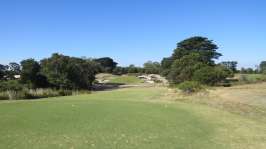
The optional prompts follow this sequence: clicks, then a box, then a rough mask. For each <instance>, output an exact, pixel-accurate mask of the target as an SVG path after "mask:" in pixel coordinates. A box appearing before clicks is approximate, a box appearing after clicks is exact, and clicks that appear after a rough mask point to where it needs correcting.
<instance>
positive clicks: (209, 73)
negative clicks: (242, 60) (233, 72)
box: [193, 66, 230, 86]
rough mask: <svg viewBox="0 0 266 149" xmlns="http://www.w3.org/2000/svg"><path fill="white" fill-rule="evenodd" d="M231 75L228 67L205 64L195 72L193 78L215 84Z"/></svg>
mask: <svg viewBox="0 0 266 149" xmlns="http://www.w3.org/2000/svg"><path fill="white" fill-rule="evenodd" d="M229 75H230V74H229V73H228V71H227V69H226V68H225V67H223V66H215V67H211V66H205V67H202V68H200V69H198V70H196V71H195V72H194V74H193V80H195V81H198V82H200V83H202V84H206V85H212V86H213V85H217V83H220V82H222V81H224V80H225V79H226V78H227V77H228V76H229Z"/></svg>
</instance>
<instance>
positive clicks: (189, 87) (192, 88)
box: [178, 81, 204, 94]
mask: <svg viewBox="0 0 266 149" xmlns="http://www.w3.org/2000/svg"><path fill="white" fill-rule="evenodd" d="M178 89H180V90H181V91H182V92H184V93H186V94H191V93H195V92H199V91H201V90H203V89H204V87H203V86H202V85H201V84H200V83H199V82H196V81H185V82H182V83H180V84H178Z"/></svg>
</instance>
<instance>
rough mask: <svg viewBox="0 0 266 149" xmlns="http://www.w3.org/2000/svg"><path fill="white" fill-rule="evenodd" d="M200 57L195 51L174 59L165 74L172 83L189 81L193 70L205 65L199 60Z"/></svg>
mask: <svg viewBox="0 0 266 149" xmlns="http://www.w3.org/2000/svg"><path fill="white" fill-rule="evenodd" d="M200 59H201V57H200V55H199V54H197V53H192V54H190V55H186V56H184V57H182V58H180V59H177V60H175V62H174V63H173V65H172V67H171V71H170V73H169V75H168V76H167V78H168V80H170V82H171V83H173V84H178V83H181V82H184V81H191V80H192V78H193V75H194V72H195V71H196V70H198V69H199V68H201V67H203V66H206V64H204V63H202V62H201V61H200Z"/></svg>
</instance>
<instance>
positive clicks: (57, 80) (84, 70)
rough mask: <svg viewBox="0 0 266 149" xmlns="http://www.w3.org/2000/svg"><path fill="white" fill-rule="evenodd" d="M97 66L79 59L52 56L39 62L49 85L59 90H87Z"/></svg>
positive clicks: (58, 55) (57, 55)
mask: <svg viewBox="0 0 266 149" xmlns="http://www.w3.org/2000/svg"><path fill="white" fill-rule="evenodd" d="M96 67H97V65H96V64H95V63H94V62H92V61H90V60H84V59H81V58H75V57H69V56H64V55H60V54H53V55H52V56H51V57H50V58H47V59H43V60H42V61H41V68H42V73H43V74H44V75H45V76H46V77H47V79H48V81H49V84H51V85H52V86H53V87H56V88H60V89H88V88H89V87H90V86H91V85H92V82H93V81H94V80H95V74H96V73H97V68H96Z"/></svg>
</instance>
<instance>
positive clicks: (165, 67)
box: [161, 57, 174, 76]
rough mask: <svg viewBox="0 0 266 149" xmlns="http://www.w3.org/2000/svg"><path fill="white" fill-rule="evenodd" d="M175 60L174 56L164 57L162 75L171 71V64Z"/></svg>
mask: <svg viewBox="0 0 266 149" xmlns="http://www.w3.org/2000/svg"><path fill="white" fill-rule="evenodd" d="M173 62H174V59H173V58H172V57H167V58H163V60H162V62H161V75H163V76H167V75H168V74H169V73H170V71H171V66H172V64H173Z"/></svg>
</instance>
